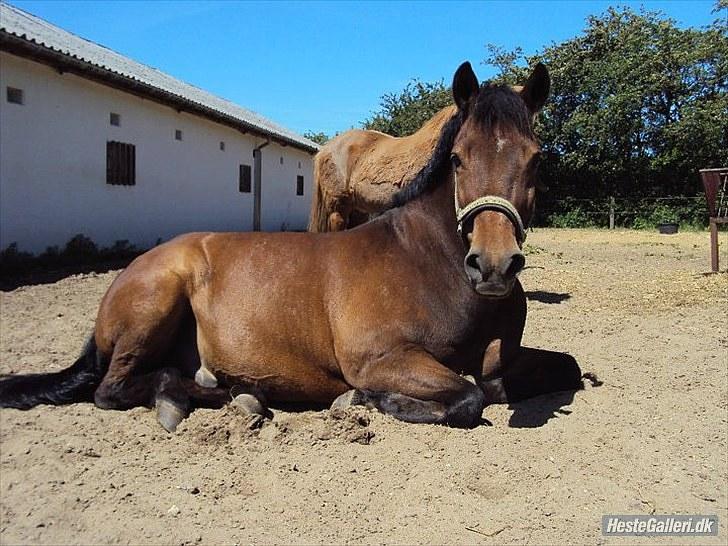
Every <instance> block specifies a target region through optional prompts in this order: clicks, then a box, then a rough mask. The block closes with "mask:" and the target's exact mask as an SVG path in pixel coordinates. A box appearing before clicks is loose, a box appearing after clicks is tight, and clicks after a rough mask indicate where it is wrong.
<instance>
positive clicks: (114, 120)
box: [109, 112, 121, 127]
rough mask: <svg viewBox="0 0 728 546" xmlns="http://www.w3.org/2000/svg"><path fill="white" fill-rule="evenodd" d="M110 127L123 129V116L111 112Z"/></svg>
mask: <svg viewBox="0 0 728 546" xmlns="http://www.w3.org/2000/svg"><path fill="white" fill-rule="evenodd" d="M109 125H113V126H114V127H121V114H117V113H116V112H109Z"/></svg>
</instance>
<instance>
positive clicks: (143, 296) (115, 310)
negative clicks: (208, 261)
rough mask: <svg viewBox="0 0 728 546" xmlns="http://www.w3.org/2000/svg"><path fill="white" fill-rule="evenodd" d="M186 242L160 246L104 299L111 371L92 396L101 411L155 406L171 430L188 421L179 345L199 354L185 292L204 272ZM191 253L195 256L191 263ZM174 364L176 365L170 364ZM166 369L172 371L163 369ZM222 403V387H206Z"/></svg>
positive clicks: (102, 324)
mask: <svg viewBox="0 0 728 546" xmlns="http://www.w3.org/2000/svg"><path fill="white" fill-rule="evenodd" d="M186 240H187V239H181V240H176V241H172V242H170V243H167V245H162V246H161V247H157V248H156V249H154V250H152V251H150V252H148V253H147V254H145V255H143V256H141V257H140V258H138V259H137V260H135V261H134V262H133V263H132V264H131V265H130V266H129V267H128V268H127V269H126V270H124V271H123V272H122V274H121V275H120V276H119V277H118V278H117V279H116V280H115V281H114V283H113V284H112V286H111V287H110V288H109V290H108V292H107V293H106V295H105V296H104V299H103V300H102V302H101V307H100V309H99V314H98V318H97V321H96V339H97V343H98V345H99V350H100V351H101V352H102V354H104V355H105V356H106V357H107V358H108V359H109V368H108V371H107V372H106V375H105V376H104V378H103V380H102V381H101V384H100V385H99V386H98V388H97V389H96V392H95V393H94V401H95V403H96V405H97V406H98V407H100V408H104V409H128V408H131V407H135V406H147V407H152V406H155V405H156V406H158V408H159V415H158V418H159V420H160V422H161V423H162V425H163V426H164V427H165V428H166V429H167V430H174V427H176V424H177V423H179V421H180V420H181V419H182V418H183V417H184V416H186V414H187V411H188V410H189V407H190V396H189V394H190V392H189V391H190V389H187V388H185V384H186V382H185V380H184V379H183V378H182V377H181V375H180V373H179V369H180V368H182V367H184V366H183V365H182V359H183V358H185V359H186V360H190V359H192V358H196V356H195V355H187V356H186V357H183V355H181V354H180V351H179V347H175V349H176V350H175V351H171V348H172V346H173V345H178V346H183V347H185V350H186V351H194V350H196V349H195V345H194V342H193V340H191V339H187V338H188V337H189V336H191V335H194V334H193V333H192V332H194V329H192V328H188V327H185V325H186V324H188V323H189V321H190V319H191V318H192V317H191V313H192V310H191V308H190V304H189V299H188V296H187V291H188V290H189V289H190V288H189V287H190V286H191V283H190V279H192V278H195V276H200V274H201V273H202V272H201V270H200V267H199V264H196V263H195V259H194V252H191V250H194V246H192V245H188V244H185V241H186ZM190 255H191V257H190ZM170 358H174V359H176V360H178V362H169V361H168V359H170ZM162 365H166V366H167V367H162ZM207 392H209V393H211V394H214V395H217V396H218V397H223V396H227V393H226V392H223V391H222V390H221V389H208V390H207Z"/></svg>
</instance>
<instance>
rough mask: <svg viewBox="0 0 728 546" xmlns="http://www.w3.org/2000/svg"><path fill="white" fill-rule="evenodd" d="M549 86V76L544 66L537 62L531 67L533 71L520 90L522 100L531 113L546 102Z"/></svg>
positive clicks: (538, 109)
mask: <svg viewBox="0 0 728 546" xmlns="http://www.w3.org/2000/svg"><path fill="white" fill-rule="evenodd" d="M550 88H551V78H550V77H549V71H548V70H547V69H546V67H545V66H544V65H543V64H541V63H538V64H537V65H536V66H534V67H533V72H531V75H530V76H529V77H528V80H526V83H525V84H524V85H523V88H522V89H521V91H520V94H521V98H522V99H523V102H525V103H526V106H528V109H529V110H530V111H531V113H532V114H535V113H536V112H538V111H540V110H541V108H543V105H544V104H545V103H546V99H547V98H548V96H549V89H550Z"/></svg>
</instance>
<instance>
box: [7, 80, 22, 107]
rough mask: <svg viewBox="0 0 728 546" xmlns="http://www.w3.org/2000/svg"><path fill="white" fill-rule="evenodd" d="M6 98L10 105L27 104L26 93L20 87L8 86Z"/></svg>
mask: <svg viewBox="0 0 728 546" xmlns="http://www.w3.org/2000/svg"><path fill="white" fill-rule="evenodd" d="M5 98H6V100H7V101H8V102H9V103H10V104H19V105H21V106H22V105H23V104H25V91H24V90H23V89H20V88H19V87H12V86H10V85H8V86H7V87H6V88H5Z"/></svg>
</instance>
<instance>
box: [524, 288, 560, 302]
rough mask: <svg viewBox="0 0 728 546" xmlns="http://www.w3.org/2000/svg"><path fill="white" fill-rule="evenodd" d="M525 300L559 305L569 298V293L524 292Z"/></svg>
mask: <svg viewBox="0 0 728 546" xmlns="http://www.w3.org/2000/svg"><path fill="white" fill-rule="evenodd" d="M526 298H528V299H529V300H533V301H538V302H541V303H561V302H562V301H566V300H568V299H570V298H571V294H569V293H559V292H544V291H543V290H531V291H529V292H526Z"/></svg>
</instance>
